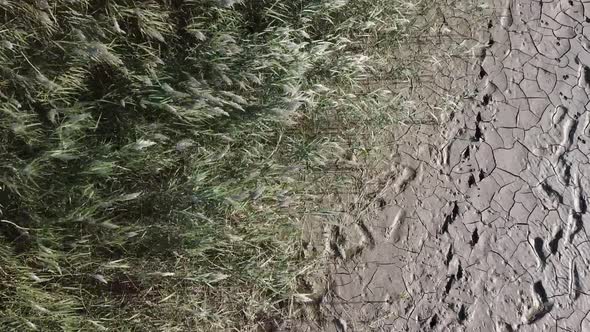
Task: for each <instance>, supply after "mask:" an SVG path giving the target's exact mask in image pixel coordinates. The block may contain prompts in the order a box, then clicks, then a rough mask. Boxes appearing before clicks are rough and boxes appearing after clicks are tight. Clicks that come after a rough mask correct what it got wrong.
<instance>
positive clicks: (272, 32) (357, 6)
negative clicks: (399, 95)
mask: <svg viewBox="0 0 590 332" xmlns="http://www.w3.org/2000/svg"><path fill="white" fill-rule="evenodd" d="M419 8H420V2H417V5H416V6H413V5H412V4H411V3H406V4H404V3H401V2H399V1H397V0H391V1H387V0H355V1H350V2H347V1H342V0H336V1H327V0H326V1H322V0H291V1H282V0H272V1H271V0H246V1H241V2H240V1H232V0H223V1H221V0H219V1H212V0H158V1H155V0H142V1H139V0H0V14H1V15H0V22H1V24H2V29H0V98H1V100H2V102H1V103H0V326H1V327H2V329H3V330H5V331H26V330H31V331H35V330H37V331H62V330H64V331H100V330H107V329H109V330H117V331H209V330H211V331H213V330H231V329H235V330H253V329H255V328H257V327H261V326H263V325H264V324H265V322H266V321H268V320H271V319H274V318H277V317H279V318H280V317H283V316H284V315H285V313H286V311H288V310H289V304H290V303H291V301H292V296H293V294H295V293H296V292H297V284H298V278H300V277H302V276H304V275H305V274H306V273H308V272H309V271H310V270H309V266H310V264H312V263H311V262H310V261H309V258H308V257H303V256H302V244H301V241H300V235H299V232H300V227H299V222H300V220H301V219H302V218H305V216H306V215H307V214H309V213H310V212H314V211H318V210H320V209H321V208H322V205H321V204H322V203H321V200H320V199H319V198H320V197H321V196H322V195H324V194H325V193H330V192H335V191H338V190H343V189H346V188H349V186H350V184H351V183H353V182H354V181H356V180H355V178H354V174H355V172H356V171H357V170H358V168H360V167H362V165H361V164H359V163H358V162H357V161H355V160H356V158H357V157H358V155H359V153H360V154H362V152H363V151H364V150H363V149H366V148H368V147H367V142H365V141H364V139H363V137H365V136H363V135H367V132H368V130H369V132H370V131H374V130H376V129H378V128H380V127H379V126H381V125H383V124H385V123H389V122H391V121H392V120H395V113H393V111H394V110H395V109H396V107H397V106H396V105H397V103H396V99H395V98H392V94H391V92H389V91H387V90H384V89H381V88H375V89H367V88H366V84H365V82H367V81H368V80H371V78H372V77H375V75H376V74H377V73H378V74H379V75H383V72H382V71H381V69H382V68H384V67H382V65H383V64H384V63H383V61H381V62H379V61H375V57H373V56H374V55H379V57H378V58H379V59H380V60H383V54H379V49H380V47H382V46H380V45H382V44H383V43H385V44H383V45H385V46H386V47H387V48H389V47H391V45H393V43H395V42H396V41H399V40H400V39H401V38H403V36H404V33H405V31H406V29H408V27H409V25H408V24H409V22H410V20H409V19H408V17H407V16H406V15H408V14H412V13H416V12H417V11H418V10H419ZM410 26H411V25H410ZM388 73H389V74H390V75H393V76H394V77H397V76H395V75H398V74H396V71H395V70H392V71H390V72H388Z"/></svg>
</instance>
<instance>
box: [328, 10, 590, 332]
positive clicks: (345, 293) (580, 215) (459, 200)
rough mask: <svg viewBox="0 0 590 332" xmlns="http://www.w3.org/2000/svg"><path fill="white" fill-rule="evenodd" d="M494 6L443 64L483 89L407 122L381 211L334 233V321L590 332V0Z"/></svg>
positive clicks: (376, 326) (365, 327) (343, 325)
mask: <svg viewBox="0 0 590 332" xmlns="http://www.w3.org/2000/svg"><path fill="white" fill-rule="evenodd" d="M490 5H491V7H493V8H495V10H494V14H492V15H491V19H490V24H489V25H488V27H487V30H486V31H485V32H484V33H483V35H482V36H483V38H484V39H485V40H484V47H481V48H480V49H481V53H478V54H476V55H477V56H476V57H475V59H474V61H473V65H474V66H471V67H470V68H469V69H465V70H462V71H461V70H459V74H457V66H455V67H454V68H455V69H454V70H455V73H454V74H448V75H439V77H442V78H441V79H443V81H444V80H445V79H446V80H447V81H444V82H439V85H440V84H446V85H448V86H452V85H453V84H455V85H457V84H459V85H461V84H463V85H465V86H467V85H468V86H470V87H473V89H472V90H473V93H472V94H471V96H469V97H467V98H466V101H465V103H464V105H463V106H462V107H461V108H460V109H458V110H457V111H455V112H453V113H451V115H450V116H449V117H448V119H447V121H446V123H445V124H444V126H443V127H444V130H443V134H442V135H441V134H440V130H441V129H440V128H439V127H436V126H428V125H415V126H409V127H407V128H406V129H405V130H401V131H400V132H399V133H398V134H397V136H396V139H395V141H396V142H397V144H396V146H395V147H394V148H393V149H394V150H395V155H396V159H395V160H396V162H395V166H392V169H394V170H397V172H396V173H395V174H396V176H395V177H393V181H392V185H391V186H389V187H388V189H387V190H386V192H384V193H383V196H382V197H383V198H384V200H383V203H382V204H381V206H380V207H379V208H377V210H378V211H377V212H376V213H374V214H373V215H372V216H370V217H367V218H363V220H362V221H355V220H353V221H352V222H351V225H350V226H354V227H341V228H339V229H340V230H342V231H343V232H348V233H346V234H339V235H338V234H337V236H339V237H341V241H339V242H338V241H337V242H338V243H333V242H334V241H336V240H334V237H332V238H331V239H330V238H328V240H327V242H328V243H327V247H330V246H331V244H332V246H331V247H332V251H336V252H338V251H339V250H340V251H341V252H340V255H339V256H340V257H341V259H340V263H338V264H334V267H333V268H332V271H331V282H330V287H329V290H328V291H327V292H326V294H325V295H324V296H323V298H322V301H321V302H322V303H321V306H322V307H323V310H324V311H325V312H329V313H330V315H331V317H333V320H332V321H331V323H330V324H326V325H324V326H323V327H322V329H323V330H336V331H381V330H382V331H431V330H432V331H590V297H589V295H590V237H589V234H588V232H587V230H586V225H588V224H589V223H590V213H589V211H588V208H587V205H588V193H590V160H589V153H590V144H589V143H590V142H589V140H590V112H589V111H588V106H589V102H590V1H580V0H569V1H568V0H542V1H539V0H513V1H490ZM453 76H454V77H459V76H461V79H457V80H453ZM464 89H466V90H468V88H467V87H465V88H464ZM353 224H354V225H353ZM343 229H345V230H343ZM331 232H332V233H333V230H332V231H331ZM330 241H331V242H330ZM355 246H356V247H355ZM359 246H360V247H362V248H361V249H362V250H352V251H350V250H349V251H347V250H348V249H350V248H357V247H359ZM334 248H336V249H334ZM338 248H340V249H338ZM357 249H358V248H357ZM347 253H348V256H350V257H345V256H347ZM343 256H344V257H343ZM342 258H344V259H342Z"/></svg>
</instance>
